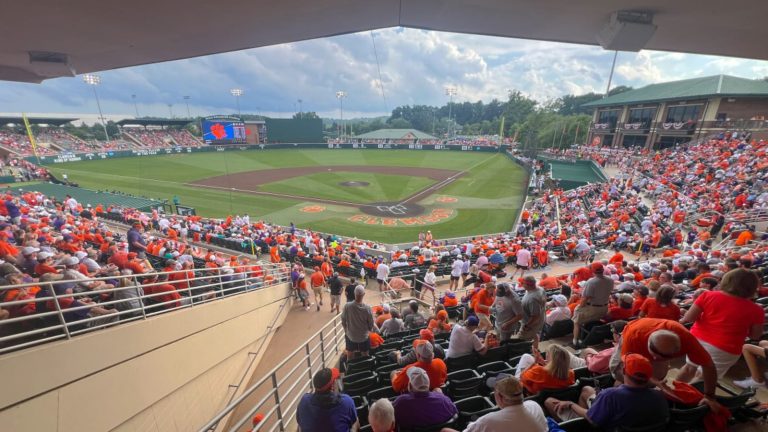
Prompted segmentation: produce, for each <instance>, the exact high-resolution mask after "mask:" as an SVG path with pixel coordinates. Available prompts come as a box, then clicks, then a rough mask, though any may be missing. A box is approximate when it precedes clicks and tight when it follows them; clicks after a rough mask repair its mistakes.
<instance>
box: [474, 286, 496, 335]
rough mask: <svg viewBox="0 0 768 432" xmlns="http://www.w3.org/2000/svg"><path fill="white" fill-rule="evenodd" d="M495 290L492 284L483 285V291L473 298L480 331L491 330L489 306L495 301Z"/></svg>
mask: <svg viewBox="0 0 768 432" xmlns="http://www.w3.org/2000/svg"><path fill="white" fill-rule="evenodd" d="M495 288H496V287H495V285H494V283H493V282H488V283H486V284H485V289H483V290H481V291H480V292H479V293H477V295H476V296H475V302H474V307H473V308H474V311H475V314H476V315H477V318H478V319H479V320H480V325H479V329H480V330H490V329H492V328H493V324H492V323H491V306H492V305H493V301H494V300H495V295H494V289H495Z"/></svg>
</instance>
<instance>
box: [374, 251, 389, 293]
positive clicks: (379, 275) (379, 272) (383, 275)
mask: <svg viewBox="0 0 768 432" xmlns="http://www.w3.org/2000/svg"><path fill="white" fill-rule="evenodd" d="M388 277H389V266H388V265H387V263H386V262H385V261H384V260H383V259H382V260H381V263H379V265H378V266H377V267H376V281H378V282H379V292H384V284H385V283H386V282H387V278H388Z"/></svg>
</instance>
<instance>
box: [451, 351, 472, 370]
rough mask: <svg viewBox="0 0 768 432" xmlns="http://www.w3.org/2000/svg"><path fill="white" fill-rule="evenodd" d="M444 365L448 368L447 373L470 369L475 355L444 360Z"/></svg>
mask: <svg viewBox="0 0 768 432" xmlns="http://www.w3.org/2000/svg"><path fill="white" fill-rule="evenodd" d="M445 365H446V366H448V372H451V371H460V370H464V369H471V368H472V367H474V365H475V354H474V353H471V354H467V355H464V356H461V357H450V358H446V359H445Z"/></svg>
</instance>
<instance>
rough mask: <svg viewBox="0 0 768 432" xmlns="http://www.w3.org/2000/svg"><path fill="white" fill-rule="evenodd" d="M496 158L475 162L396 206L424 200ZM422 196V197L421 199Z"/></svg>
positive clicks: (491, 157) (494, 155)
mask: <svg viewBox="0 0 768 432" xmlns="http://www.w3.org/2000/svg"><path fill="white" fill-rule="evenodd" d="M496 156H498V153H496V154H493V155H492V156H490V157H487V158H485V159H483V160H481V161H479V162H477V163H476V164H474V165H472V166H471V167H469V168H467V169H465V170H464V171H460V172H458V173H456V174H454V175H452V176H450V177H448V178H446V179H443V180H441V181H440V182H438V183H435V184H433V185H432V186H428V187H427V188H426V189H422V190H420V191H418V192H416V193H415V194H413V195H411V196H409V197H407V198H406V199H405V200H403V201H401V202H400V203H398V205H403V204H406V203H407V202H409V201H413V200H414V199H415V198H426V197H428V196H429V195H432V194H433V193H435V192H437V191H438V190H440V189H442V188H444V187H446V186H448V185H449V184H451V183H453V182H454V181H455V180H456V179H457V178H459V177H461V176H463V175H464V174H466V173H468V172H470V171H472V170H473V169H475V168H477V167H479V166H480V165H482V164H484V163H486V162H488V161H489V160H491V159H493V158H495V157H496ZM422 195H423V197H422Z"/></svg>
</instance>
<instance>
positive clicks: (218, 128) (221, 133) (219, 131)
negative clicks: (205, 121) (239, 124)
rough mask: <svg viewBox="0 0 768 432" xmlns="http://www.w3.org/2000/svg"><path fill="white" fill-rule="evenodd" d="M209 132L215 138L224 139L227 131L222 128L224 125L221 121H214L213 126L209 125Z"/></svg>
mask: <svg viewBox="0 0 768 432" xmlns="http://www.w3.org/2000/svg"><path fill="white" fill-rule="evenodd" d="M211 133H212V134H213V136H214V137H215V138H216V139H217V140H220V139H224V138H226V137H227V131H226V129H225V128H224V125H222V124H221V123H216V124H214V125H213V126H211Z"/></svg>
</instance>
